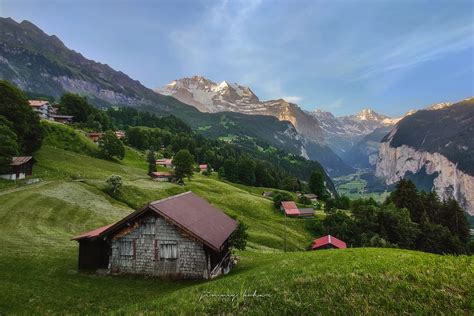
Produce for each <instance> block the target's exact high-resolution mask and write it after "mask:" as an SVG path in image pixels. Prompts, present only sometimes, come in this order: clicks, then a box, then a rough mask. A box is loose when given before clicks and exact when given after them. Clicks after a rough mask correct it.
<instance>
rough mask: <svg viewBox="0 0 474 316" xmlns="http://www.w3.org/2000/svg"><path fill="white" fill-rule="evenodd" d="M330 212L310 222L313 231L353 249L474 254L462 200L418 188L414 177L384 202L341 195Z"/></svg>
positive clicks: (327, 204)
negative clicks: (339, 239)
mask: <svg viewBox="0 0 474 316" xmlns="http://www.w3.org/2000/svg"><path fill="white" fill-rule="evenodd" d="M328 202H329V203H328ZM339 207H341V208H344V209H345V210H347V211H349V212H347V211H343V210H340V209H339ZM326 212H327V213H328V215H327V216H326V217H325V218H324V220H321V221H314V222H313V223H312V224H311V226H312V227H311V230H312V231H313V233H314V234H316V235H323V234H331V235H334V236H336V237H338V238H341V239H343V240H344V241H346V243H347V244H348V245H351V246H353V247H398V248H404V249H413V250H421V251H426V252H432V253H438V254H464V253H474V242H473V241H471V237H470V234H469V223H468V220H467V217H466V214H465V213H464V211H463V209H462V208H461V207H460V206H459V204H458V203H457V202H456V201H455V200H454V199H447V200H445V201H441V200H440V198H439V197H438V195H437V194H436V192H429V193H426V192H424V191H418V190H417V188H416V186H415V184H414V183H413V182H412V181H410V180H405V179H402V180H401V181H400V182H399V183H398V184H397V185H396V187H395V190H394V191H393V192H392V193H391V194H390V196H389V197H388V198H387V199H386V200H385V202H384V203H377V202H376V201H375V200H373V199H358V200H353V201H350V200H348V199H347V198H344V197H337V198H335V199H334V200H333V201H327V203H326Z"/></svg>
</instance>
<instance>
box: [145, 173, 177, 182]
mask: <svg viewBox="0 0 474 316" xmlns="http://www.w3.org/2000/svg"><path fill="white" fill-rule="evenodd" d="M150 176H151V177H152V178H153V180H155V181H160V182H170V181H171V179H173V174H172V173H171V172H167V171H155V172H152V173H151V174H150Z"/></svg>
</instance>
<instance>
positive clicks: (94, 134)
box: [87, 132, 104, 143]
mask: <svg viewBox="0 0 474 316" xmlns="http://www.w3.org/2000/svg"><path fill="white" fill-rule="evenodd" d="M102 136H104V133H102V132H92V133H87V137H89V139H90V140H92V141H93V142H94V143H97V142H98V141H99V140H100V139H101V138H102Z"/></svg>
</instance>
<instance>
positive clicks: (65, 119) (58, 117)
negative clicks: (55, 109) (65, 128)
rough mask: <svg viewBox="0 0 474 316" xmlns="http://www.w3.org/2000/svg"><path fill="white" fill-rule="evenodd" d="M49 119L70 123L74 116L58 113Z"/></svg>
mask: <svg viewBox="0 0 474 316" xmlns="http://www.w3.org/2000/svg"><path fill="white" fill-rule="evenodd" d="M49 119H50V120H52V121H55V122H58V123H63V124H69V123H72V122H73V120H74V116H72V115H58V114H51V115H50V116H49Z"/></svg>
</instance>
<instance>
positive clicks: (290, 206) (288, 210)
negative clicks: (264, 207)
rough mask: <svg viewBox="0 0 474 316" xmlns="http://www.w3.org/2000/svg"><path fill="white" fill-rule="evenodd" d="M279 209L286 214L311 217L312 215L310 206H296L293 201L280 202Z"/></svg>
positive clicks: (312, 211)
mask: <svg viewBox="0 0 474 316" xmlns="http://www.w3.org/2000/svg"><path fill="white" fill-rule="evenodd" d="M280 209H281V210H282V211H283V212H284V213H285V215H286V216H292V217H312V216H314V210H313V209H312V208H301V209H300V208H298V206H296V203H295V202H293V201H283V202H281V207H280Z"/></svg>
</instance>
